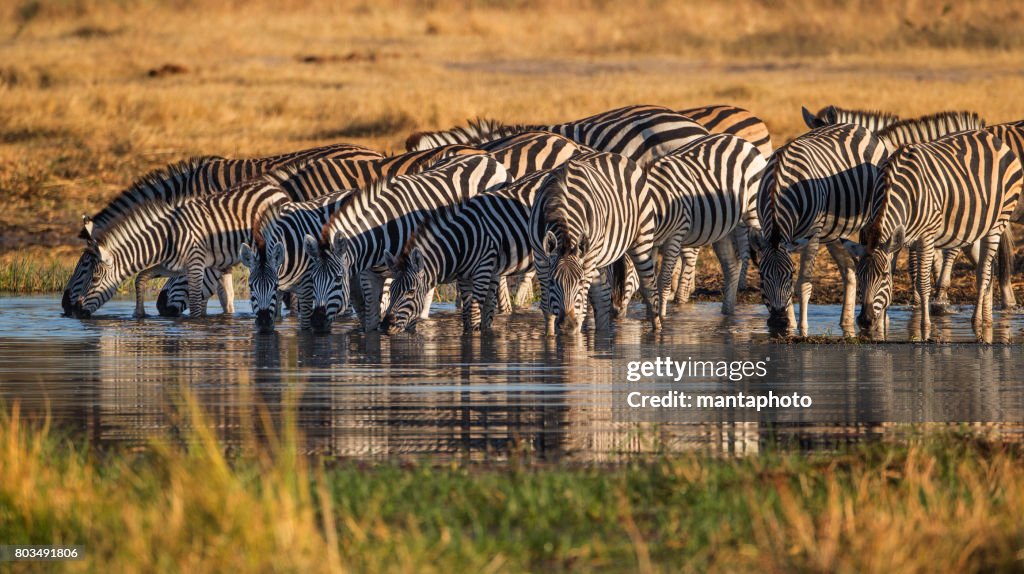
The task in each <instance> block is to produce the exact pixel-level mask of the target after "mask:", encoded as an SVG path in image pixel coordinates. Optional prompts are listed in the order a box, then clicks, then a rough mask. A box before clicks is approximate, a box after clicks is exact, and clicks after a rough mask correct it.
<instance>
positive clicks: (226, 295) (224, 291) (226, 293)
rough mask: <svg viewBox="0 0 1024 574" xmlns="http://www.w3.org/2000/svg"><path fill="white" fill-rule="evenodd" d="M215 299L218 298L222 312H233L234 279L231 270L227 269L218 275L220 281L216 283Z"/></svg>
mask: <svg viewBox="0 0 1024 574" xmlns="http://www.w3.org/2000/svg"><path fill="white" fill-rule="evenodd" d="M217 299H218V300H220V308H221V309H224V313H232V314H233V313H234V312H235V279H234V277H233V276H232V275H231V270H230V269H228V270H227V271H225V272H224V274H223V275H221V276H220V282H219V283H218V284H217Z"/></svg>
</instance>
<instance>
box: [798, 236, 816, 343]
mask: <svg viewBox="0 0 1024 574" xmlns="http://www.w3.org/2000/svg"><path fill="white" fill-rule="evenodd" d="M818 245H819V242H818V236H817V234H815V235H814V237H812V238H811V240H810V241H808V242H807V246H806V247H804V250H803V253H801V255H800V274H799V275H798V276H797V281H796V290H797V292H798V293H799V294H800V323H799V325H798V328H797V334H799V335H803V336H804V337H806V336H807V330H808V324H807V311H808V309H807V307H808V306H809V305H810V303H811V291H812V286H811V282H812V281H813V280H814V259H815V258H816V257H817V256H818Z"/></svg>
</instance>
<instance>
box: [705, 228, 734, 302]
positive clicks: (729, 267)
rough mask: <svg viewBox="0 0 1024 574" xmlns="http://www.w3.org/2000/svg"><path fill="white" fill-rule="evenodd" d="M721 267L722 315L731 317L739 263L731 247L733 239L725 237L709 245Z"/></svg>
mask: <svg viewBox="0 0 1024 574" xmlns="http://www.w3.org/2000/svg"><path fill="white" fill-rule="evenodd" d="M711 247H712V249H714V250H715V255H717V256H718V261H719V263H721V265H722V275H723V276H724V279H725V285H724V286H723V289H722V314H723V315H732V314H733V313H735V312H736V291H737V289H739V283H740V273H739V271H740V262H739V260H738V258H737V257H736V249H735V247H733V238H732V237H725V238H723V239H719V240H718V241H716V242H715V243H713V244H711Z"/></svg>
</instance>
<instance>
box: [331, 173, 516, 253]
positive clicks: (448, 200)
mask: <svg viewBox="0 0 1024 574" xmlns="http://www.w3.org/2000/svg"><path fill="white" fill-rule="evenodd" d="M510 181H511V178H510V177H509V174H508V171H507V170H506V169H505V167H504V166H503V165H502V164H501V163H499V162H497V161H495V160H494V159H493V158H491V157H489V156H487V155H465V156H456V157H452V158H448V159H445V160H442V161H441V162H439V163H437V164H435V165H434V166H433V167H432V168H431V169H429V170H427V171H423V172H420V173H418V174H412V175H403V176H399V177H396V178H394V179H392V180H390V181H387V182H381V183H379V184H378V185H374V186H371V187H369V188H367V189H364V190H360V191H357V192H356V193H354V194H353V196H352V198H351V200H350V201H348V202H346V204H345V205H344V206H343V207H342V208H341V209H339V210H338V211H337V212H336V213H335V214H334V215H333V216H332V217H331V219H330V220H329V221H328V222H327V223H326V224H325V225H324V227H323V229H322V232H321V248H322V249H328V248H330V246H332V245H334V243H335V241H336V240H337V239H338V238H344V239H347V240H349V241H351V244H352V245H353V247H355V249H354V250H353V257H352V263H353V268H354V269H356V270H362V269H367V268H371V267H378V268H379V267H380V266H381V265H382V263H383V259H382V258H383V254H384V252H385V251H390V252H392V253H394V252H396V251H397V250H398V249H400V248H401V247H402V245H404V243H405V241H406V240H407V239H408V237H409V236H410V235H411V233H412V230H413V229H414V228H415V227H416V226H417V225H418V224H419V223H420V222H422V221H423V220H424V219H425V218H426V217H427V216H428V215H429V214H430V213H432V212H433V211H435V210H437V209H440V208H443V207H445V206H448V205H453V204H456V203H459V202H462V201H465V200H466V199H468V198H470V197H472V196H474V195H476V194H478V193H482V192H486V191H488V190H492V189H495V188H496V187H499V186H503V185H506V184H507V183H509V182H510Z"/></svg>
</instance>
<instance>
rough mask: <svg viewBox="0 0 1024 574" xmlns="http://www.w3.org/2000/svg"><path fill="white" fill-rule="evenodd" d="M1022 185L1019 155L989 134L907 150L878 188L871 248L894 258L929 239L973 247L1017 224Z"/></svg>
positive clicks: (893, 160)
mask: <svg viewBox="0 0 1024 574" xmlns="http://www.w3.org/2000/svg"><path fill="white" fill-rule="evenodd" d="M964 158H971V161H970V162H966V161H964ZM1021 181H1022V174H1021V164H1020V161H1019V160H1018V158H1017V156H1016V154H1014V153H1013V151H1012V150H1011V149H1010V148H1009V147H1008V146H1007V145H1006V144H1004V143H1003V142H1002V141H1001V140H1000V139H999V138H997V137H995V136H994V135H993V134H992V133H990V132H988V131H986V130H973V131H966V132H958V133H956V134H952V135H949V136H946V137H943V138H940V139H937V140H934V141H930V142H925V143H921V144H910V145H906V146H902V147H900V148H899V149H897V150H896V151H894V152H893V153H892V154H891V155H890V156H889V159H888V161H887V162H886V164H885V167H884V170H883V173H882V176H881V177H880V178H879V180H878V182H877V184H876V189H875V192H874V199H873V201H872V206H871V217H870V221H869V223H868V225H867V228H866V231H865V238H866V241H867V246H868V249H869V251H870V250H875V249H878V248H882V249H884V250H886V251H888V252H889V253H893V252H895V250H896V249H898V248H900V247H902V246H903V245H905V244H907V243H910V242H912V241H914V240H916V239H918V238H920V237H922V236H923V235H925V234H930V235H932V236H933V238H934V239H935V245H934V246H935V247H936V248H951V247H961V246H963V245H969V244H971V243H973V242H974V241H976V240H978V239H980V238H981V237H983V236H984V235H985V234H987V233H988V232H989V230H991V229H993V228H994V227H995V226H1001V225H1004V224H1005V223H1006V222H1007V221H1009V218H1010V216H1011V214H1012V213H1013V211H1014V210H1015V209H1016V207H1017V203H1018V200H1019V197H1020V190H1021Z"/></svg>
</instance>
